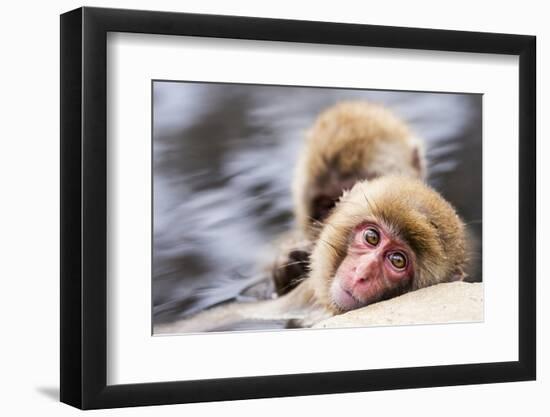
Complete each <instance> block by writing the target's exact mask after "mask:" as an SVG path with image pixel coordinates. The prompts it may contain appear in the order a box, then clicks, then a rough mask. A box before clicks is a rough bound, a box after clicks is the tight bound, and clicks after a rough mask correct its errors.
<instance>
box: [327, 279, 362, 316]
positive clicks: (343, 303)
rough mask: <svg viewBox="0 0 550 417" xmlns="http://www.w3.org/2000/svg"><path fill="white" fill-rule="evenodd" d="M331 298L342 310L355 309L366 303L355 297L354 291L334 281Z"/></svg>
mask: <svg viewBox="0 0 550 417" xmlns="http://www.w3.org/2000/svg"><path fill="white" fill-rule="evenodd" d="M330 293H331V298H332V302H333V303H334V304H335V306H336V307H337V308H338V309H339V310H340V311H342V312H345V311H350V310H354V309H356V308H359V307H363V306H364V305H365V303H364V302H362V301H361V300H358V299H357V298H355V296H354V295H353V293H352V292H351V291H350V290H348V289H346V288H344V287H342V286H341V285H340V284H338V283H336V282H334V283H333V285H332V286H331V291H330Z"/></svg>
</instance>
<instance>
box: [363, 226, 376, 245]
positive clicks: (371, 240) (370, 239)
mask: <svg viewBox="0 0 550 417" xmlns="http://www.w3.org/2000/svg"><path fill="white" fill-rule="evenodd" d="M363 238H364V239H365V242H367V243H368V244H369V245H372V246H376V245H378V243H379V242H380V233H378V230H376V229H373V228H372V227H369V228H368V229H366V230H365V231H364V232H363Z"/></svg>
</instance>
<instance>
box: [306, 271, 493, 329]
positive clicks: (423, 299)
mask: <svg viewBox="0 0 550 417" xmlns="http://www.w3.org/2000/svg"><path fill="white" fill-rule="evenodd" d="M476 321H477V322H478V321H483V284H482V283H466V282H453V283H445V284H438V285H434V286H431V287H428V288H423V289H420V290H417V291H412V292H409V293H407V294H404V295H402V296H400V297H395V298H393V299H391V300H387V301H382V302H379V303H375V304H372V305H370V306H367V307H363V308H360V309H357V310H353V311H350V312H348V313H345V314H341V315H338V316H334V317H331V318H329V319H326V320H323V321H321V322H319V323H317V324H316V325H315V326H314V327H315V328H331V327H363V326H390V325H391V326H396V325H407V324H434V323H459V322H476Z"/></svg>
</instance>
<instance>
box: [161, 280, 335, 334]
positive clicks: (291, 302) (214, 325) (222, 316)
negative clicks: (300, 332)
mask: <svg viewBox="0 0 550 417" xmlns="http://www.w3.org/2000/svg"><path fill="white" fill-rule="evenodd" d="M301 287H302V288H296V289H295V290H294V291H292V292H291V293H289V294H287V295H285V296H283V297H280V298H277V299H274V300H266V301H257V302H249V303H236V302H233V303H228V304H224V305H221V306H219V307H214V308H211V309H209V310H205V311H202V312H200V313H197V314H195V315H193V316H191V317H188V318H185V319H182V320H179V321H176V322H173V323H166V324H162V325H157V326H155V334H168V333H171V334H174V333H193V332H209V331H216V330H217V329H221V328H228V327H231V326H235V325H236V324H238V323H241V322H243V321H267V320H297V321H300V322H301V321H304V320H306V319H307V318H309V317H310V316H311V313H312V310H314V309H315V307H314V306H311V305H308V302H309V299H308V296H307V293H308V290H307V289H306V288H305V286H301ZM324 317H325V316H324V315H323V316H322V318H324Z"/></svg>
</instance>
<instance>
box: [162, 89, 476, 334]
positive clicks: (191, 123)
mask: <svg viewBox="0 0 550 417" xmlns="http://www.w3.org/2000/svg"><path fill="white" fill-rule="evenodd" d="M342 100H369V101H373V102H378V103H381V104H384V105H386V106H388V107H389V108H391V109H392V110H393V111H394V112H395V113H396V114H397V115H399V116H400V117H401V118H403V119H404V120H406V121H407V122H408V123H409V124H410V126H411V128H412V129H413V131H414V132H415V133H416V134H417V135H418V136H420V137H421V138H423V139H424V141H425V144H426V148H427V149H426V150H427V158H428V169H429V178H428V182H429V183H430V185H432V186H433V187H434V188H436V189H437V190H438V191H439V192H441V193H442V194H443V196H444V197H445V198H447V199H448V200H449V201H450V202H451V203H452V204H453V205H454V206H455V207H456V208H457V210H458V212H459V214H460V215H461V216H462V218H463V219H464V220H465V221H466V222H467V223H468V224H469V227H470V230H471V232H472V234H473V235H474V236H475V238H476V240H477V241H478V242H481V226H482V224H481V213H482V198H481V197H482V169H481V166H482V140H481V135H482V128H481V121H482V119H481V116H482V113H481V110H482V96H481V95H479V94H446V93H445V94H443V93H419V92H397V91H376V90H342V89H326V88H302V87H279V86H258V85H239V84H206V83H187V82H167V81H155V82H154V84H153V323H155V324H158V323H162V322H167V321H172V320H176V319H179V318H181V317H183V316H185V315H187V314H191V313H194V312H197V311H200V310H202V309H204V308H206V307H210V306H212V305H215V304H218V303H221V302H224V301H228V300H233V299H244V298H247V297H248V298H250V294H249V295H246V294H247V293H246V291H245V290H246V289H247V288H250V286H251V285H253V284H255V283H257V282H260V281H262V280H264V282H265V272H264V271H263V268H262V265H265V262H267V261H269V260H270V259H271V258H272V257H273V253H274V252H273V242H274V240H275V239H276V237H277V236H278V235H280V234H281V233H283V232H285V231H287V230H289V229H290V228H291V227H292V225H293V219H292V204H291V194H290V183H291V178H292V173H293V168H294V164H295V161H296V158H297V156H298V152H299V151H300V147H301V144H302V141H303V138H304V132H305V130H306V129H307V128H308V127H309V126H310V125H311V124H312V123H313V121H314V120H315V117H316V116H317V114H318V113H319V112H320V111H322V110H323V109H325V108H326V107H328V106H331V105H333V104H335V103H336V102H338V101H342ZM475 264H476V265H475V268H474V271H473V274H472V275H471V276H470V278H469V280H471V281H481V244H479V247H478V249H477V253H476V256H475ZM263 291H264V293H263V294H261V295H253V297H254V296H260V297H263V296H264V295H265V296H269V293H270V289H269V287H267V289H264V290H263ZM243 292H244V294H243ZM272 327H274V328H280V327H282V326H281V324H280V323H273V326H272ZM263 328H265V326H263Z"/></svg>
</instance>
